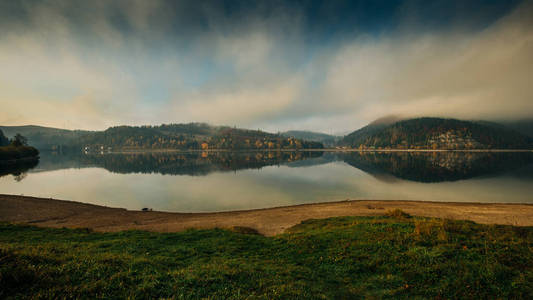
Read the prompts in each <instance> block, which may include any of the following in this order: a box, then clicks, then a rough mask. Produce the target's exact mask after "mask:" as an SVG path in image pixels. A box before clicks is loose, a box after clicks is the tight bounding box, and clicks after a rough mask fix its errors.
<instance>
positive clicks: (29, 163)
mask: <svg viewBox="0 0 533 300" xmlns="http://www.w3.org/2000/svg"><path fill="white" fill-rule="evenodd" d="M38 163H39V160H38V159H31V160H25V161H21V162H18V163H17V164H13V165H0V177H3V176H7V175H13V176H14V177H15V180H17V181H20V180H22V179H24V177H26V172H28V171H29V170H31V169H33V168H35V166H37V164H38Z"/></svg>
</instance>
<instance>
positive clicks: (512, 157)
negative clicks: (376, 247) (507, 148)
mask: <svg viewBox="0 0 533 300" xmlns="http://www.w3.org/2000/svg"><path fill="white" fill-rule="evenodd" d="M341 157H342V160H344V161H345V162H346V163H348V164H349V165H351V166H353V167H356V168H358V169H361V170H363V171H365V172H367V173H369V174H372V175H374V176H376V177H378V178H379V177H381V176H383V175H386V174H391V175H394V176H395V177H398V178H402V179H407V180H412V181H419V182H440V181H456V180H461V179H468V178H473V177H479V176H490V175H497V174H502V173H505V172H508V171H513V170H518V169H520V168H523V167H524V166H527V165H529V164H532V163H533V154H531V153H519V152H517V153H501V152H355V153H345V154H342V155H341ZM519 176H520V175H519Z"/></svg>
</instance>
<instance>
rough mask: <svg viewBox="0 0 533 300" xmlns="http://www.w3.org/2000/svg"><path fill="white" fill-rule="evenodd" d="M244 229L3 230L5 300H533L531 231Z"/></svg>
mask: <svg viewBox="0 0 533 300" xmlns="http://www.w3.org/2000/svg"><path fill="white" fill-rule="evenodd" d="M400 215H401V214H400ZM241 232H247V231H246V230H242V229H239V230H237V232H235V231H230V230H221V229H215V230H189V231H186V232H182V233H171V234H162V233H149V232H141V231H126V232H120V233H93V232H90V231H88V230H70V229H44V228H37V227H31V226H19V225H11V224H0V298H26V297H31V298H58V297H60V298H148V297H150V298H160V297H165V298H176V299H189V298H192V299H199V298H212V299H242V298H248V299H256V298H257V299H292V298H294V299H314V298H317V299H320V298H330V299H343V298H351V299H353V298H409V299H413V298H475V299H481V298H501V299H505V298H507V299H508V298H529V299H531V298H533V228H532V227H512V226H488V225H480V224H476V223H472V222H466V221H448V220H439V219H423V218H406V217H404V216H403V215H402V216H400V217H342V218H331V219H324V220H309V221H305V222H303V223H302V224H300V225H297V226H295V227H293V228H291V229H290V231H289V232H288V233H285V234H282V235H278V236H275V237H264V236H261V235H257V234H243V233H241ZM252 233H253V232H252Z"/></svg>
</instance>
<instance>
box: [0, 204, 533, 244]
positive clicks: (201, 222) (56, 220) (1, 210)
mask: <svg viewBox="0 0 533 300" xmlns="http://www.w3.org/2000/svg"><path fill="white" fill-rule="evenodd" d="M393 209H401V210H403V211H405V212H407V213H409V214H411V215H415V216H426V217H438V218H447V219H457V220H471V221H474V222H477V223H483V224H507V225H516V226H533V205H530V204H486V203H449V202H422V201H377V200H353V201H348V200H347V201H340V202H329V203H317V204H304V205H296V206H287V207H275V208H267V209H255V210H246V211H231V212H218V213H171V212H157V211H150V212H143V211H129V210H126V209H122V208H109V207H103V206H97V205H92V204H86V203H79V202H73V201H64V200H56V199H43V198H34V197H26V196H14V195H0V221H3V222H13V223H23V224H31V225H36V226H43V227H56V228H57V227H59V228H61V227H67V228H90V229H93V230H95V231H102V232H106V231H121V230H131V229H137V230H147V231H157V232H177V231H182V230H186V229H189V228H215V227H218V228H231V227H233V226H244V227H250V228H253V229H256V230H257V231H258V232H260V233H261V234H264V235H267V236H272V235H276V234H279V233H282V232H283V231H284V230H285V229H287V228H289V227H292V226H294V225H296V224H298V223H300V222H301V221H303V220H307V219H320V218H329V217H337V216H376V215H383V214H385V213H386V212H387V211H389V210H393Z"/></svg>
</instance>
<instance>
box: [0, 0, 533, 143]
mask: <svg viewBox="0 0 533 300" xmlns="http://www.w3.org/2000/svg"><path fill="white" fill-rule="evenodd" d="M531 7H532V6H531V2H520V1H480V0H479V1H254V2H250V1H201V2H198V1H159V0H154V1H67V0H64V1H0V28H1V29H2V30H1V33H0V64H1V65H2V70H0V89H1V92H0V101H1V102H2V104H3V107H4V108H5V110H4V111H3V112H1V113H0V123H6V122H7V123H10V124H14V123H40V124H43V125H53V126H64V124H65V123H67V124H69V125H68V126H69V127H80V128H91V129H102V128H105V127H106V126H111V125H116V124H123V123H125V124H143V123H160V122H186V121H207V122H212V123H224V124H230V125H239V126H250V127H261V128H266V129H269V130H273V131H277V130H284V129H299V128H307V129H314V130H325V131H328V132H338V131H346V130H350V129H353V128H356V127H358V126H361V125H363V124H364V123H366V122H368V121H372V119H374V118H378V117H380V116H382V115H387V114H391V113H395V114H401V115H446V116H455V117H461V118H491V119H496V118H507V119H511V118H515V117H516V118H518V117H530V116H531V115H530V112H531V111H533V107H531V103H532V102H531V101H530V98H531V96H532V95H533V91H532V90H531V88H530V87H529V83H528V80H529V78H531V76H532V75H533V74H531V70H532V69H533V66H532V65H531V64H532V57H531V53H533V49H532V48H531V44H532V41H531V39H532V24H531V21H530V20H531V19H533V17H532V14H531V11H532V10H531ZM42 112H47V113H46V114H43V113H42ZM15 115H16V116H18V117H17V119H16V120H18V121H16V120H14V118H13V116H15Z"/></svg>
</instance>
